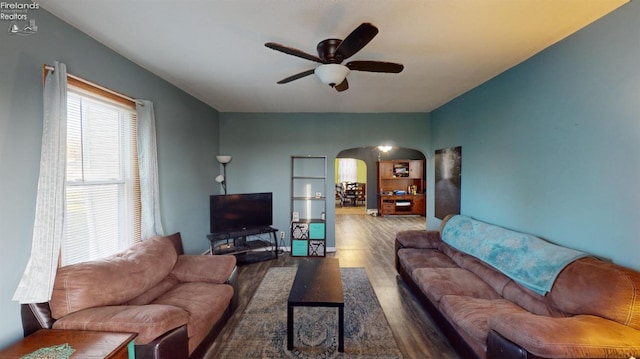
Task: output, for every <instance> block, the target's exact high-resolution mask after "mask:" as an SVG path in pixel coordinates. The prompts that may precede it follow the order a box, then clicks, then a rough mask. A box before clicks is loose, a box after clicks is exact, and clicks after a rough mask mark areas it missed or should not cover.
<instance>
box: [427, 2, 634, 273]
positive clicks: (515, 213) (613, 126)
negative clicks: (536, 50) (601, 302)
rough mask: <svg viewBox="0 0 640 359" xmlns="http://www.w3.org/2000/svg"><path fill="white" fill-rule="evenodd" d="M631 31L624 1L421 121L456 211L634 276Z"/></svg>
mask: <svg viewBox="0 0 640 359" xmlns="http://www.w3.org/2000/svg"><path fill="white" fill-rule="evenodd" d="M638 24H640V2H638V1H633V2H631V3H629V4H627V5H625V6H623V7H621V8H620V9H618V10H617V11H615V12H614V13H612V14H610V15H608V16H606V17H605V18H603V19H601V20H600V21H597V22H596V23H594V24H592V25H590V26H588V27H587V28H585V29H583V30H581V31H579V32H577V33H576V34H574V35H573V36H571V37H569V38H567V39H565V40H564V41H562V42H560V43H559V44H557V45H555V46H553V47H551V48H549V49H547V50H545V51H543V52H542V53H540V54H538V55H537V56H535V57H533V58H531V59H529V60H528V61H526V62H525V63H523V64H521V65H519V66H517V67H515V68H513V69H511V70H510V71H507V72H505V73H503V74H501V75H499V76H497V77H496V78H494V79H493V80H491V81H488V82H487V83H485V84H483V85H482V86H480V87H478V88H476V89H474V90H472V91H470V92H468V93H466V94H464V95H463V96H460V97H458V98H456V99H455V100H453V101H451V102H450V103H448V104H446V105H445V106H442V107H441V108H439V109H437V110H435V111H433V112H432V113H431V120H432V122H431V129H432V131H431V143H432V150H435V149H438V148H446V147H452V146H462V203H461V205H462V208H461V211H462V212H463V213H464V214H466V215H470V216H473V217H476V218H478V219H481V220H486V221H489V222H493V223H497V224H500V225H503V226H506V227H509V228H513V229H518V230H522V231H525V232H529V233H533V234H536V235H540V236H542V237H544V238H546V239H548V240H550V241H553V242H556V243H560V244H563V245H566V246H569V247H573V248H577V249H580V250H584V251H587V252H590V253H593V254H596V255H598V256H602V257H605V258H608V259H611V260H613V261H614V262H617V263H619V264H622V265H626V266H629V267H632V268H636V269H640V262H639V261H638V253H640V252H639V249H640V221H639V220H638V218H639V216H640V157H639V156H638V152H639V151H640V100H639V96H640V70H639V68H638V63H640V42H639V41H640V40H639V39H640V27H639V26H638ZM431 173H433V172H431ZM431 213H433V212H431ZM428 223H429V227H432V228H435V227H437V225H438V223H439V222H438V221H437V220H435V219H432V220H430V221H428Z"/></svg>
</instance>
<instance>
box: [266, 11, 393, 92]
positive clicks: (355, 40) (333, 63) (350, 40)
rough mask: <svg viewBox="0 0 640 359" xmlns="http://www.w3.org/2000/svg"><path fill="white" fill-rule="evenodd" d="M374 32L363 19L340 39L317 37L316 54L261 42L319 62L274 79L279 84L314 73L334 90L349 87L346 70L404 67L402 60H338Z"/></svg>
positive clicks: (359, 46) (346, 57)
mask: <svg viewBox="0 0 640 359" xmlns="http://www.w3.org/2000/svg"><path fill="white" fill-rule="evenodd" d="M377 34H378V28H376V27H375V26H373V25H372V24H370V23H367V22H365V23H362V24H361V25H360V26H358V27H357V28H356V29H355V30H353V31H352V32H351V33H350V34H349V35H348V36H347V37H346V38H345V39H344V40H340V39H326V40H322V41H320V42H319V43H318V46H317V47H316V48H317V51H318V56H315V55H311V54H308V53H306V52H304V51H301V50H298V49H294V48H291V47H287V46H284V45H281V44H277V43H275V42H267V43H266V44H264V46H266V47H268V48H270V49H273V50H276V51H280V52H284V53H285V54H289V55H293V56H297V57H301V58H303V59H307V60H311V61H315V62H318V63H320V64H322V65H320V66H318V67H316V68H315V69H311V70H307V71H303V72H300V73H298V74H295V75H292V76H289V77H287V78H284V79H282V80H280V81H278V83H279V84H286V83H288V82H291V81H294V80H297V79H300V78H303V77H306V76H309V75H311V74H314V73H315V74H316V75H317V76H318V78H320V81H322V82H323V83H324V84H327V85H329V86H331V87H333V88H335V89H336V90H337V91H338V92H342V91H345V90H347V89H348V88H349V83H348V82H347V75H348V74H349V72H350V71H366V72H386V73H394V74H397V73H399V72H400V71H402V69H404V65H402V64H396V63H393V62H384V61H350V62H348V63H347V64H346V65H342V61H344V60H346V59H348V58H349V57H351V56H353V55H355V54H356V53H357V52H358V51H360V50H361V49H362V48H363V47H365V46H366V45H367V44H368V43H369V42H370V41H371V40H372V39H373V38H374V37H375V36H376V35H377Z"/></svg>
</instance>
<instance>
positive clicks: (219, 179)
mask: <svg viewBox="0 0 640 359" xmlns="http://www.w3.org/2000/svg"><path fill="white" fill-rule="evenodd" d="M216 160H218V162H220V163H222V174H221V175H218V177H216V182H218V183H220V184H221V185H222V189H223V190H224V194H227V163H229V162H231V156H216Z"/></svg>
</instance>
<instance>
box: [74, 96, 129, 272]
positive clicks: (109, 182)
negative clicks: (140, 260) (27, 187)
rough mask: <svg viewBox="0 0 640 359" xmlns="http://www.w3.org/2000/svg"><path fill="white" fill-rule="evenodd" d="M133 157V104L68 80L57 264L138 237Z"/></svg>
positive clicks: (103, 252)
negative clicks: (62, 209)
mask: <svg viewBox="0 0 640 359" xmlns="http://www.w3.org/2000/svg"><path fill="white" fill-rule="evenodd" d="M137 157H138V156H137V149H136V112H135V109H134V108H132V107H130V106H126V105H123V104H122V103H118V102H115V101H112V100H111V99H110V98H109V97H103V96H100V95H99V94H98V93H94V92H92V91H91V89H87V88H86V86H85V87H83V88H80V87H75V86H71V85H70V86H69V91H68V97H67V188H66V190H67V194H66V209H65V233H64V240H63V243H62V255H61V264H62V265H68V264H73V263H79V262H84V261H88V260H94V259H98V258H102V257H105V256H108V255H111V254H114V253H117V252H119V251H121V250H122V249H124V248H127V247H129V246H130V245H132V244H133V243H135V242H138V241H140V182H139V178H138V165H137Z"/></svg>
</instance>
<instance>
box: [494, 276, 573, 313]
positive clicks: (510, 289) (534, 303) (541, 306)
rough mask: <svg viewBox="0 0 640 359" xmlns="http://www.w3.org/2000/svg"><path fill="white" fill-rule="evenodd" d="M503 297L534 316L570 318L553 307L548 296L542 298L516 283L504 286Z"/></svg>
mask: <svg viewBox="0 0 640 359" xmlns="http://www.w3.org/2000/svg"><path fill="white" fill-rule="evenodd" d="M502 297H503V298H504V299H506V300H509V301H511V302H513V303H515V304H517V305H519V306H521V307H522V308H524V309H526V310H527V311H528V312H531V313H534V314H538V315H546V316H548V317H566V316H568V315H567V314H566V313H564V312H563V311H561V310H559V309H557V308H556V307H554V306H553V305H551V304H550V301H549V298H548V296H545V297H542V296H540V294H538V293H536V292H534V291H532V290H530V289H528V288H525V287H523V286H521V285H519V284H518V283H516V282H514V281H509V283H507V285H505V286H504V288H503V289H502Z"/></svg>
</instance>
